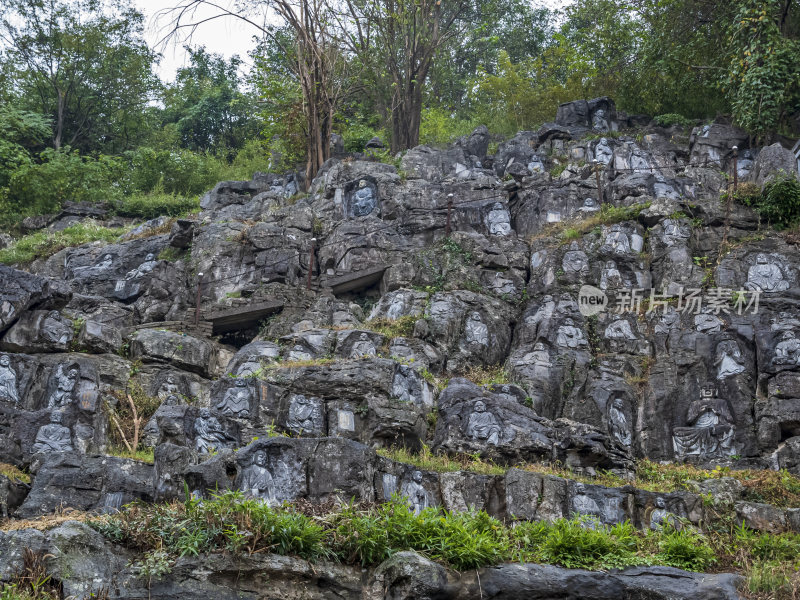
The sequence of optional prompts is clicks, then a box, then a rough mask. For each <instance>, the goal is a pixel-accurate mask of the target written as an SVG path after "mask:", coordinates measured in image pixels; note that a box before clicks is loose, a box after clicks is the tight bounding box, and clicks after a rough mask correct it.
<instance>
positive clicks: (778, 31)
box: [724, 0, 800, 141]
mask: <svg viewBox="0 0 800 600" xmlns="http://www.w3.org/2000/svg"><path fill="white" fill-rule="evenodd" d="M791 7H792V2H791V0H758V1H755V0H743V1H742V2H740V5H739V7H738V8H739V9H738V12H737V13H736V16H735V18H734V20H733V21H732V24H731V26H730V28H729V31H730V40H731V52H730V59H729V60H730V66H729V68H728V71H727V78H726V79H725V82H724V85H725V86H726V90H727V92H728V96H729V97H730V101H731V107H732V109H733V116H734V119H735V120H736V122H737V123H738V124H740V125H741V126H742V127H744V128H745V129H747V130H748V131H750V132H751V133H752V134H753V135H754V136H755V137H756V138H758V139H760V140H762V141H764V140H765V139H766V138H769V137H770V136H771V134H772V133H774V132H776V131H777V130H778V129H779V128H780V126H781V124H782V123H784V122H785V121H786V120H787V118H788V117H789V116H790V114H791V113H792V112H795V113H796V112H797V111H798V110H800V66H798V60H797V59H798V56H800V41H798V40H797V39H792V38H791V37H789V36H790V35H791V34H794V35H797V33H799V32H798V31H797V30H796V29H794V28H793V24H792V17H796V15H793V14H792V12H791ZM793 29H794V30H793Z"/></svg>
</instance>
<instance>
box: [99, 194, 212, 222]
mask: <svg viewBox="0 0 800 600" xmlns="http://www.w3.org/2000/svg"><path fill="white" fill-rule="evenodd" d="M113 207H114V212H115V213H116V214H118V215H120V216H123V217H136V218H141V219H154V218H156V217H160V216H162V215H164V216H168V217H179V216H181V215H184V214H186V213H189V212H192V211H196V210H199V209H200V200H199V198H198V197H197V196H194V197H191V198H189V197H186V196H179V195H176V194H167V193H166V192H158V191H154V192H150V193H147V194H143V193H135V194H133V195H131V196H126V197H123V198H120V199H118V200H116V201H115V202H114V203H113Z"/></svg>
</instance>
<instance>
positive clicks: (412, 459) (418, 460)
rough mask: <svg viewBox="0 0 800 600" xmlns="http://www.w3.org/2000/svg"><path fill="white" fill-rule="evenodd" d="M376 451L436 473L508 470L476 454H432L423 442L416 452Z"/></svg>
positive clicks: (404, 450) (403, 449) (503, 471)
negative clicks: (453, 455) (451, 455)
mask: <svg viewBox="0 0 800 600" xmlns="http://www.w3.org/2000/svg"><path fill="white" fill-rule="evenodd" d="M377 452H378V454H380V455H381V456H383V457H385V458H388V459H391V460H394V461H396V462H401V463H405V464H408V465H413V466H415V467H417V468H419V469H423V470H425V471H435V472H437V473H452V472H455V471H471V472H473V473H479V474H481V475H502V474H503V473H505V472H506V471H507V470H508V469H507V468H505V467H502V466H500V465H496V464H494V463H493V462H492V461H486V460H483V459H481V458H480V457H479V456H477V455H474V456H473V455H459V456H456V457H450V456H447V455H444V454H433V453H432V452H431V449H430V448H429V447H428V446H426V445H425V444H423V445H422V450H421V451H420V452H417V453H413V452H410V451H408V450H407V449H405V448H379V449H378V450H377Z"/></svg>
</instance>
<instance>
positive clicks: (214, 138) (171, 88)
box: [163, 47, 259, 158]
mask: <svg viewBox="0 0 800 600" xmlns="http://www.w3.org/2000/svg"><path fill="white" fill-rule="evenodd" d="M186 50H187V52H188V53H189V59H190V64H189V66H187V67H183V68H181V69H178V73H177V75H176V78H175V82H174V83H173V84H172V85H168V86H167V87H166V90H165V91H164V112H163V118H164V122H166V123H174V124H175V125H176V127H177V131H178V134H179V136H180V145H181V146H182V147H184V148H189V149H190V150H195V151H200V152H206V151H211V152H214V153H225V152H227V151H236V150H239V149H241V148H242V147H243V146H244V143H245V142H246V141H247V140H248V139H252V138H254V137H256V136H257V135H258V126H259V124H258V119H257V115H256V110H257V109H256V103H255V99H254V98H253V97H252V96H251V95H248V94H245V93H244V92H243V91H242V90H241V89H240V87H239V74H238V70H239V68H240V66H241V62H242V61H241V59H240V58H239V57H232V58H231V59H230V60H228V61H226V60H225V59H224V58H223V57H221V56H219V55H217V54H209V53H208V52H206V50H205V48H202V47H201V48H196V49H192V48H189V47H187V48H186ZM229 158H230V157H229Z"/></svg>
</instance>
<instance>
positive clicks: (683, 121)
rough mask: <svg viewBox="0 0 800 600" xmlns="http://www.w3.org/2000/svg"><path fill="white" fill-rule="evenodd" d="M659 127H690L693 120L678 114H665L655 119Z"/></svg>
mask: <svg viewBox="0 0 800 600" xmlns="http://www.w3.org/2000/svg"><path fill="white" fill-rule="evenodd" d="M653 120H654V121H655V122H656V124H657V125H660V126H661V127H672V126H673V125H680V126H681V127H688V126H689V125H691V124H692V121H691V119H687V118H686V117H684V116H683V115H679V114H677V113H665V114H663V115H657V116H655V117H653Z"/></svg>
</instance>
